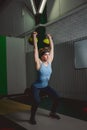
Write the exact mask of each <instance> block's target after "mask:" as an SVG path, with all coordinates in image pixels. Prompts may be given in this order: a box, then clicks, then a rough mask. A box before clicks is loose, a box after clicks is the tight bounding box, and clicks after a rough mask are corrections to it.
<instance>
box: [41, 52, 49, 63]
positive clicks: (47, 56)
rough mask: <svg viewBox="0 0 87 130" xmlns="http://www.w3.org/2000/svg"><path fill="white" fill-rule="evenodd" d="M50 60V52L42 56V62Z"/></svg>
mask: <svg viewBox="0 0 87 130" xmlns="http://www.w3.org/2000/svg"><path fill="white" fill-rule="evenodd" d="M48 58H49V52H47V53H45V54H44V55H42V57H41V60H42V61H47V60H48Z"/></svg>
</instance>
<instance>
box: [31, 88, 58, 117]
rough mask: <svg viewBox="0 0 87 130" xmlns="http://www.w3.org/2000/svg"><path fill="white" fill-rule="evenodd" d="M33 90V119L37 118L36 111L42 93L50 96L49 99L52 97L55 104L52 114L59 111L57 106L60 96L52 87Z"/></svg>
mask: <svg viewBox="0 0 87 130" xmlns="http://www.w3.org/2000/svg"><path fill="white" fill-rule="evenodd" d="M31 90H32V94H33V102H32V108H31V116H32V117H34V116H35V113H36V110H37V108H38V106H39V104H40V102H41V97H40V93H44V94H46V95H48V97H50V99H51V100H52V102H53V104H52V108H51V112H52V113H55V112H56V109H57V106H58V103H59V95H58V93H57V92H56V91H55V90H54V89H53V88H51V87H50V86H47V87H45V88H36V87H34V86H32V87H31Z"/></svg>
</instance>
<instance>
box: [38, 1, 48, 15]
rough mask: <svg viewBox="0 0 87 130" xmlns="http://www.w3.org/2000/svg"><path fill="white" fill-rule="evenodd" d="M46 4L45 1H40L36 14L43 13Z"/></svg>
mask: <svg viewBox="0 0 87 130" xmlns="http://www.w3.org/2000/svg"><path fill="white" fill-rule="evenodd" d="M46 2H47V0H42V1H41V4H40V6H39V11H38V13H40V14H42V13H43V10H44V8H45V5H46Z"/></svg>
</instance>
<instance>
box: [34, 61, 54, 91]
mask: <svg viewBox="0 0 87 130" xmlns="http://www.w3.org/2000/svg"><path fill="white" fill-rule="evenodd" d="M37 72H38V79H37V80H36V82H35V83H34V84H33V86H34V87H37V88H44V87H47V86H48V81H49V79H50V76H51V73H52V68H51V64H50V63H48V65H47V66H46V65H44V63H42V64H41V67H40V69H39V70H38V71H37Z"/></svg>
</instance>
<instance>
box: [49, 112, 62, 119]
mask: <svg viewBox="0 0 87 130" xmlns="http://www.w3.org/2000/svg"><path fill="white" fill-rule="evenodd" d="M49 117H51V118H55V119H58V120H59V119H60V116H58V115H57V114H56V113H50V114H49Z"/></svg>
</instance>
